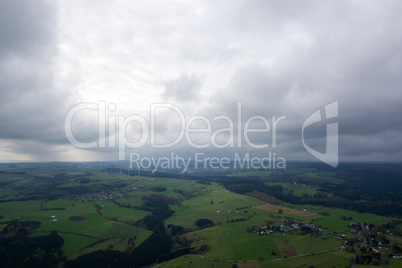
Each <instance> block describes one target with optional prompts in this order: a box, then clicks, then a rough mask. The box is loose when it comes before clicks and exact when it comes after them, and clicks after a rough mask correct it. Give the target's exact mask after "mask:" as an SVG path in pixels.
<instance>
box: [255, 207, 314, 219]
mask: <svg viewBox="0 0 402 268" xmlns="http://www.w3.org/2000/svg"><path fill="white" fill-rule="evenodd" d="M254 208H256V209H260V210H265V211H270V212H278V211H280V210H281V211H282V212H281V213H284V214H289V215H295V216H301V217H310V216H314V215H317V213H314V212H311V211H304V210H299V209H294V208H289V207H285V206H278V205H273V204H264V205H261V206H257V207H254Z"/></svg>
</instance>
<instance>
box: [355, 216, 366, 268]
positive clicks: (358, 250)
mask: <svg viewBox="0 0 402 268" xmlns="http://www.w3.org/2000/svg"><path fill="white" fill-rule="evenodd" d="M356 221H357V222H359V223H360V225H361V227H362V230H364V226H363V223H361V222H360V221H358V220H356ZM359 237H360V239H362V240H363V243H362V244H361V245H360V247H359V248H358V249H357V250H356V254H355V258H354V259H353V264H352V268H355V267H356V264H357V263H356V258H357V256H358V255H359V252H360V250H361V249H362V248H363V247H364V246H365V245H366V239H364V238H363V237H362V234H361V232H359Z"/></svg>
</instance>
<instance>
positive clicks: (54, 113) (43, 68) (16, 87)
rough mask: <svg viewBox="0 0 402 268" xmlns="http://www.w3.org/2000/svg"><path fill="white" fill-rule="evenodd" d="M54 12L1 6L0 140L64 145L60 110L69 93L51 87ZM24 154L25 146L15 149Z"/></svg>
mask: <svg viewBox="0 0 402 268" xmlns="http://www.w3.org/2000/svg"><path fill="white" fill-rule="evenodd" d="M56 14H57V12H56V8H55V7H54V6H53V4H51V2H50V1H35V2H33V1H3V3H2V4H1V8H0V36H1V38H0V89H1V99H0V138H2V139H8V140H30V141H42V142H45V143H64V142H65V138H64V137H63V136H64V132H63V129H62V127H63V124H62V123H63V117H64V114H63V113H62V110H61V108H62V107H65V104H66V102H67V101H69V100H70V99H69V98H70V93H69V92H67V91H65V90H61V89H58V88H56V85H55V80H56V77H55V74H54V73H55V68H56V64H55V57H56V56H57V47H56V41H57V36H56V32H55V31H56V30H57V29H56V26H57V18H56ZM63 112H64V111H63ZM24 150H28V148H20V150H19V151H20V152H24ZM17 151H18V150H17Z"/></svg>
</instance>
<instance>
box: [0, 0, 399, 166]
mask: <svg viewBox="0 0 402 268" xmlns="http://www.w3.org/2000/svg"><path fill="white" fill-rule="evenodd" d="M159 4H160V5H159V6H160V7H159V8H158V9H155V8H151V7H150V5H152V3H148V1H138V2H136V3H135V4H133V5H130V4H127V3H126V4H122V2H116V3H114V4H111V3H109V2H107V1H105V2H101V3H100V4H97V5H95V6H93V3H92V4H91V3H78V2H74V1H72V2H71V4H64V5H66V6H67V7H68V8H67V9H66V10H67V11H68V12H67V11H65V10H64V9H60V7H58V6H54V5H51V4H49V2H46V1H43V2H41V1H39V2H36V3H35V5H34V6H33V4H32V7H28V6H27V5H30V4H25V7H24V8H22V6H23V5H21V4H19V5H18V4H17V3H16V2H15V1H13V2H11V1H9V2H6V3H5V4H3V5H4V6H3V8H1V9H0V36H7V38H0V76H1V79H0V89H1V92H2V98H1V100H0V126H1V128H0V139H7V140H8V142H11V143H12V142H13V141H15V144H14V145H13V146H8V147H7V148H9V149H7V150H10V151H15V152H23V151H24V149H23V148H19V147H18V146H17V145H16V144H18V142H17V140H27V141H29V142H31V144H32V143H35V142H36V143H38V144H42V145H43V148H45V147H46V148H48V149H49V150H52V144H54V143H63V144H65V143H66V140H65V138H64V137H63V126H64V125H63V124H64V121H63V120H64V115H65V114H66V113H67V111H68V108H69V107H71V105H72V104H74V103H75V102H78V100H77V93H76V92H75V91H79V93H80V94H81V93H82V94H84V95H85V94H87V93H88V92H90V93H91V94H92V95H91V96H96V93H97V92H98V91H102V90H104V92H103V93H102V94H103V95H99V98H105V96H110V98H112V97H115V96H119V95H121V96H124V98H125V99H127V102H129V101H133V102H134V103H135V101H137V99H138V98H139V97H142V96H143V95H144V94H146V93H145V92H147V94H150V95H149V97H148V99H146V97H144V99H146V100H147V101H148V102H149V103H152V102H172V103H174V104H175V105H177V106H179V107H184V109H185V110H186V111H189V113H188V116H190V114H202V115H206V116H208V117H209V118H212V117H214V116H217V115H221V114H224V115H228V116H230V117H231V118H236V116H237V114H236V113H237V110H236V109H237V101H241V102H242V106H243V112H244V116H245V117H246V118H247V117H249V116H252V115H263V116H266V117H267V118H270V117H271V116H281V115H286V117H287V119H286V120H285V121H283V124H282V123H281V125H280V129H279V130H278V135H279V136H278V150H279V151H281V152H283V153H284V154H285V156H288V158H289V159H292V158H295V159H299V160H302V159H304V158H308V159H310V158H309V156H308V154H307V153H306V152H305V150H304V148H303V146H302V143H301V126H302V124H303V121H304V120H305V119H306V118H307V117H308V116H309V115H310V114H311V113H312V112H314V111H316V110H317V109H320V108H323V107H324V106H325V105H326V104H328V103H330V102H333V101H336V100H338V101H339V130H340V148H339V149H340V153H341V160H398V161H400V160H402V146H401V145H402V135H400V133H401V130H402V119H401V116H400V114H401V112H402V108H401V105H400V99H401V93H400V92H401V89H400V87H401V85H402V81H401V80H402V74H401V72H402V71H401V70H402V50H401V47H402V32H401V31H400V30H399V29H398V25H401V24H402V18H401V17H400V15H399V14H398V11H399V10H401V8H402V3H400V2H398V1H381V2H368V1H342V2H339V1H327V2H325V3H324V2H320V1H298V2H297V4H295V2H290V1H230V2H228V1H217V2H214V4H208V5H207V4H205V2H202V1H200V2H198V1H194V2H192V3H191V4H190V3H187V2H185V3H180V2H175V1H163V2H162V3H159ZM63 10H64V11H63ZM63 16H66V17H63ZM59 20H64V21H68V22H69V23H68V25H67V26H65V28H58V26H57V25H59ZM75 37H79V38H75ZM60 47H67V48H65V49H64V50H63V51H64V52H63V53H64V54H63V57H59V54H60V51H59V49H60ZM66 51H68V52H66ZM66 57H67V58H66ZM61 60H63V61H66V62H67V61H71V62H73V66H74V67H76V69H73V70H75V71H76V74H75V76H76V77H79V79H77V81H78V82H77V81H73V82H71V84H72V85H74V86H73V87H71V88H70V87H67V88H65V87H63V86H60V85H59V84H57V83H56V82H55V81H57V77H58V76H59V75H60V69H59V67H58V66H59V64H60V62H59V61H61ZM73 72H74V71H73ZM80 79H81V80H82V81H81V80H80ZM65 82H66V83H67V84H68V85H70V83H69V82H68V81H65ZM123 88H124V90H123ZM80 91H82V92H80ZM141 94H143V95H141ZM88 95H89V93H88ZM144 96H145V95H144ZM106 100H108V99H106ZM141 100H142V99H141ZM92 101H94V102H96V101H97V100H96V99H93V100H92ZM117 105H118V106H119V103H117ZM122 106H124V105H122ZM22 107H24V109H22ZM130 109H131V110H130ZM130 109H128V110H126V111H125V113H126V114H129V113H144V111H137V110H136V109H135V105H134V106H133V107H130ZM162 121H163V122H162V123H161V125H160V126H159V129H158V131H160V132H159V133H161V136H165V137H167V138H171V136H169V133H170V132H172V133H176V132H177V124H176V123H175V122H174V121H175V120H174V119H173V118H172V117H169V116H168V115H166V117H165V118H164V120H162ZM76 127H77V128H76V129H77V130H76V131H77V135H78V136H79V137H81V138H82V139H84V140H94V139H96V132H97V129H96V124H94V123H93V121H90V119H88V120H87V121H86V122H85V120H84V121H82V122H80V124H78V125H77V126H76ZM216 127H219V124H218V125H216ZM131 131H132V135H133V136H135V132H136V131H137V132H138V128H134V127H132V128H131ZM137 134H138V133H137ZM308 134H309V138H310V139H309V142H310V143H311V144H313V145H314V146H317V148H320V149H322V148H323V147H324V146H325V141H324V139H323V138H322V136H323V134H325V126H324V125H320V126H318V125H317V128H315V129H314V128H311V129H310V130H309V131H308ZM173 136H174V135H173ZM257 140H258V141H259V142H264V137H259V138H257ZM26 146H28V145H26ZM34 147H35V146H33V145H31V148H34ZM176 149H177V150H180V151H183V152H191V150H192V149H191V148H189V147H188V146H186V144H185V143H183V144H181V145H180V146H178V147H177V148H176ZM26 150H27V151H29V153H30V154H33V153H32V152H31V150H30V149H29V148H27V149H26ZM244 150H248V149H247V148H245V149H244ZM55 151H57V150H55ZM218 151H219V152H218ZM99 152H102V150H99ZM210 152H211V153H216V154H222V152H221V150H217V151H215V152H214V150H213V149H210ZM60 153H61V154H62V152H60ZM107 153H110V150H107ZM149 153H150V154H152V151H151V152H149ZM115 156H116V154H113V153H111V154H110V158H113V159H114V158H115ZM38 159H39V158H38ZM39 160H40V159H39Z"/></svg>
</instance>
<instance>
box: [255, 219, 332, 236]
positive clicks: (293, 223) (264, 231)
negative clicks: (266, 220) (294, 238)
mask: <svg viewBox="0 0 402 268" xmlns="http://www.w3.org/2000/svg"><path fill="white" fill-rule="evenodd" d="M297 230H302V231H304V232H306V233H317V234H322V232H325V231H328V228H324V227H321V226H317V225H315V224H313V223H301V222H300V220H293V219H286V220H283V224H281V225H264V226H260V227H254V230H253V231H254V232H255V233H257V234H258V235H268V234H272V233H274V232H281V233H287V232H290V231H297Z"/></svg>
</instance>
